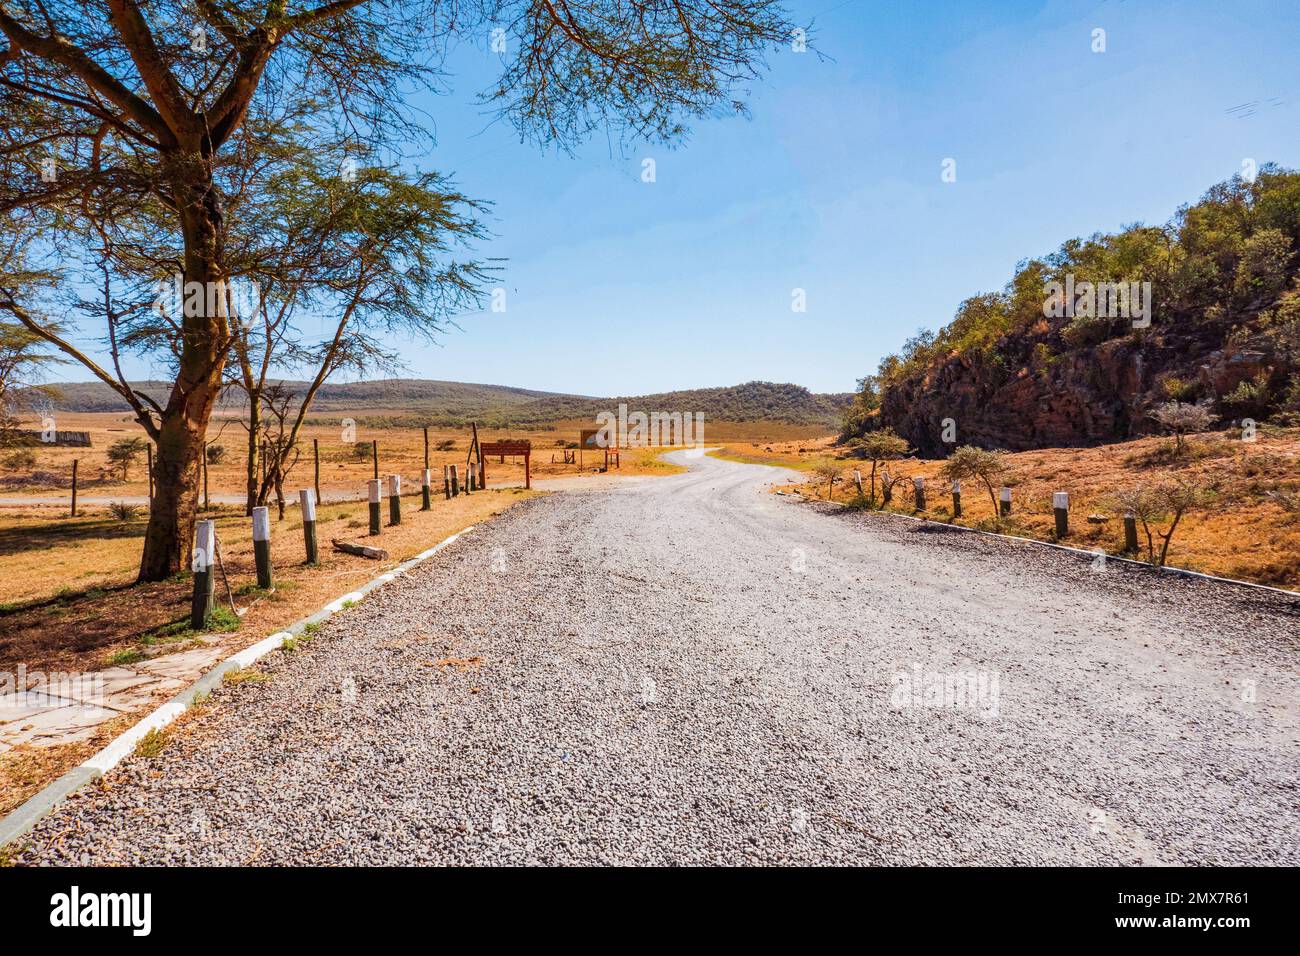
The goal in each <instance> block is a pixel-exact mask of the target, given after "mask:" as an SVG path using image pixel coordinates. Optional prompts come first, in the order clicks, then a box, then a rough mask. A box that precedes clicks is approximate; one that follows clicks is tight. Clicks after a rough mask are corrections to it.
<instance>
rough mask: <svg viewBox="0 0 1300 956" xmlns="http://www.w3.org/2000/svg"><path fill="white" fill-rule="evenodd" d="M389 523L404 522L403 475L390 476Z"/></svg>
mask: <svg viewBox="0 0 1300 956" xmlns="http://www.w3.org/2000/svg"><path fill="white" fill-rule="evenodd" d="M388 523H389V524H401V523H402V476H401V475H389V476H388Z"/></svg>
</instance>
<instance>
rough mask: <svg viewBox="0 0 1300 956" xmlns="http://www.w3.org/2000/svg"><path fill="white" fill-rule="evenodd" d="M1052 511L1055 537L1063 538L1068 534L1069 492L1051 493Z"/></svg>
mask: <svg viewBox="0 0 1300 956" xmlns="http://www.w3.org/2000/svg"><path fill="white" fill-rule="evenodd" d="M1052 511H1053V512H1054V513H1055V514H1056V536H1057V537H1058V538H1064V537H1066V536H1067V535H1068V534H1069V533H1070V495H1069V492H1065V491H1054V492H1052Z"/></svg>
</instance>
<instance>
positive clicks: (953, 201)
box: [72, 0, 1300, 394]
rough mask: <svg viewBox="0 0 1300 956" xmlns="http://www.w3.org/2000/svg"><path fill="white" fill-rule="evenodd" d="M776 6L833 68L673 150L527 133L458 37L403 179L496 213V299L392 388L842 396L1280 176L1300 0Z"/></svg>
mask: <svg viewBox="0 0 1300 956" xmlns="http://www.w3.org/2000/svg"><path fill="white" fill-rule="evenodd" d="M790 8H791V9H792V11H793V12H794V13H795V15H796V17H797V18H798V19H800V20H804V21H806V20H808V19H813V20H815V23H816V33H815V37H816V44H817V46H818V47H819V48H820V49H821V50H822V51H823V52H824V53H825V54H826V55H827V56H828V57H830V58H831V59H830V60H819V59H818V58H816V57H815V56H814V55H812V54H811V53H810V54H804V55H795V54H792V53H791V52H789V51H788V50H786V51H782V52H781V53H779V54H777V55H775V56H774V57H773V59H772V64H773V69H772V71H771V73H770V74H769V75H768V76H767V77H766V78H765V79H764V80H763V81H762V82H761V83H760V84H758V85H756V87H755V88H754V91H753V96H752V97H751V99H750V105H751V109H752V117H750V118H749V119H741V118H727V119H723V120H710V121H705V122H702V123H699V124H697V125H696V126H695V128H694V129H693V131H692V133H691V135H690V138H689V139H688V141H687V142H686V143H685V144H684V145H682V146H680V147H678V148H677V149H675V150H667V149H662V148H646V147H640V146H632V147H629V148H628V150H627V151H626V152H623V153H620V152H619V151H618V150H617V148H611V147H610V145H609V144H608V143H607V142H606V141H605V139H604V138H603V137H601V138H600V139H599V140H598V141H595V142H592V143H589V144H588V145H587V147H585V148H584V149H582V150H581V151H580V153H579V154H578V155H576V156H566V155H562V154H560V155H557V154H555V153H554V152H551V153H543V152H540V151H539V150H538V149H537V148H536V147H535V146H528V145H522V144H520V143H519V142H518V139H517V136H516V135H515V133H514V131H513V129H512V128H511V127H510V126H509V125H508V124H506V123H494V122H493V121H492V120H491V118H490V117H488V116H486V115H485V114H484V113H483V112H482V108H481V107H479V106H478V105H476V103H475V101H474V99H473V94H474V93H476V92H478V91H479V90H480V89H482V88H484V87H485V86H486V85H487V84H488V82H489V81H490V77H491V76H492V72H491V71H492V68H493V65H494V62H495V61H494V58H495V57H496V54H491V53H489V52H488V49H487V46H488V43H487V37H484V38H483V42H482V43H481V44H479V45H478V46H477V48H476V47H474V46H472V45H468V44H466V45H463V46H462V47H461V48H460V49H458V50H457V51H456V52H455V53H454V55H453V57H452V61H451V64H450V67H451V70H452V79H453V82H454V84H455V89H454V91H453V92H452V93H451V94H450V95H448V96H443V97H438V98H429V99H428V101H427V102H425V103H423V104H422V105H423V106H424V107H425V108H426V109H428V110H429V111H430V112H431V113H432V115H433V116H434V117H435V119H436V120H437V136H438V146H437V149H436V150H435V151H434V152H433V154H432V155H431V156H430V157H428V158H427V160H425V164H426V165H428V166H430V167H431V168H436V169H438V170H439V171H443V172H449V173H452V174H454V176H455V179H456V181H457V183H458V184H459V185H460V186H461V187H462V189H463V190H464V191H465V192H467V193H468V194H469V195H472V196H475V197H477V198H481V199H486V200H491V201H492V202H493V203H494V204H495V205H494V208H493V211H492V215H491V218H490V222H489V225H490V227H491V229H492V230H493V232H494V234H495V237H494V239H493V241H492V242H491V243H489V244H487V245H485V246H484V247H483V248H482V250H481V251H482V253H483V254H484V255H490V256H504V257H506V258H508V260H509V261H508V263H507V264H506V267H505V274H504V281H503V283H502V284H503V285H504V286H505V287H506V289H507V295H508V300H507V301H508V310H507V312H506V313H505V314H494V313H491V312H484V313H482V314H475V315H468V316H465V317H463V318H462V320H461V324H462V326H463V328H464V331H463V332H458V331H454V330H453V331H451V332H449V333H448V334H447V335H446V336H445V337H444V338H443V340H442V343H441V345H440V346H437V347H428V346H422V345H410V346H408V345H403V346H402V347H403V349H404V353H405V357H406V360H407V362H408V363H409V366H410V374H411V375H413V376H418V377H428V378H441V379H453V380H458V381H472V382H488V383H494V384H508V385H518V386H525V387H531V388H540V389H550V390H555V391H571V392H583V393H587V394H637V393H645V392H653V391H663V390H670V389H678V388H696V387H704V386H710V385H730V384H735V383H738V382H743V381H748V380H751V379H766V380H771V381H790V382H796V383H799V384H802V385H807V386H808V387H810V388H812V389H813V390H815V391H848V390H851V389H852V388H853V387H854V382H855V379H857V378H858V377H860V376H861V375H863V374H864V373H867V372H870V371H873V370H874V369H875V366H876V364H877V362H878V361H879V359H880V357H881V356H882V355H883V354H886V353H888V352H891V351H895V350H897V348H898V347H899V345H900V344H901V343H902V341H903V339H904V338H906V337H907V336H908V335H910V334H911V333H912V332H913V331H915V329H916V328H918V327H919V326H929V327H937V326H939V325H942V324H943V323H945V322H946V321H947V320H948V319H949V318H950V317H951V316H952V314H953V310H954V308H955V307H956V306H957V304H958V303H959V302H960V301H961V300H962V299H963V298H965V297H967V296H969V295H972V294H974V293H976V292H981V291H988V290H991V289H996V288H999V287H1001V285H1002V284H1003V283H1004V282H1006V280H1007V279H1008V278H1009V277H1010V275H1011V272H1012V270H1013V268H1014V266H1015V264H1016V262H1017V260H1019V259H1022V258H1026V257H1029V256H1032V255H1039V254H1042V253H1045V252H1049V251H1051V250H1052V249H1054V248H1056V246H1058V245H1059V244H1060V242H1061V241H1062V240H1064V239H1066V238H1068V237H1071V236H1075V235H1085V234H1089V233H1092V232H1095V231H1098V230H1111V229H1115V228H1118V227H1119V226H1121V225H1123V224H1126V223H1130V222H1135V221H1145V222H1163V221H1164V220H1165V219H1167V218H1168V217H1169V216H1170V215H1171V214H1172V213H1173V211H1174V210H1175V208H1176V207H1177V206H1178V205H1180V204H1181V203H1184V202H1188V201H1191V200H1194V199H1195V198H1196V197H1198V196H1199V195H1200V194H1201V193H1202V192H1203V191H1204V190H1205V189H1206V188H1207V187H1208V186H1210V185H1211V184H1212V183H1215V182H1217V181H1220V180H1223V179H1226V178H1228V177H1230V176H1232V175H1233V174H1234V173H1237V172H1239V171H1240V170H1241V163H1242V160H1243V158H1246V157H1250V158H1254V159H1256V160H1257V161H1258V162H1260V163H1263V162H1266V161H1276V162H1279V163H1282V164H1283V165H1286V166H1293V167H1294V166H1300V52H1298V51H1300V3H1297V2H1296V0H1272V2H1264V0H1259V2H1256V0H1233V2H1230V3H1228V2H1222V0H1178V2H1170V0H1165V2H1161V0H1142V2H1137V0H1127V2H1125V0H1102V2H1057V0H1049V2H1029V0H1024V2H1018V0H990V2H977V0H961V2H923V0H917V2H905V3H885V2H878V0H847V2H846V0H819V2H805V0H797V2H793V3H791V5H790ZM1097 27H1101V28H1103V29H1105V31H1106V45H1107V49H1106V52H1105V53H1100V54H1098V53H1093V52H1092V50H1091V45H1092V31H1093V29H1094V28H1097ZM1242 104H1254V106H1253V107H1252V108H1248V109H1238V110H1234V111H1232V112H1229V111H1230V110H1232V109H1233V108H1234V107H1239V106H1241V105H1242ZM647 156H648V157H653V158H654V159H655V160H656V163H657V182H655V183H652V184H648V183H644V182H642V181H641V178H640V172H641V160H642V159H643V158H644V157H647ZM947 157H952V158H954V159H955V160H956V162H957V167H956V169H957V181H956V182H955V183H944V182H942V181H941V178H940V172H941V163H942V161H943V160H944V159H945V158H947ZM795 287H801V288H803V289H805V290H806V292H807V302H808V308H807V312H805V313H802V314H797V313H794V312H792V311H791V307H790V302H791V290H792V289H793V288H795ZM137 371H140V372H142V371H145V369H143V368H142V367H139V366H137V368H136V369H134V370H132V374H134V373H135V372H137ZM72 377H82V376H76V375H73V376H72Z"/></svg>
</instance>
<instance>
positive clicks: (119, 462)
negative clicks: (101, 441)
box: [105, 438, 146, 481]
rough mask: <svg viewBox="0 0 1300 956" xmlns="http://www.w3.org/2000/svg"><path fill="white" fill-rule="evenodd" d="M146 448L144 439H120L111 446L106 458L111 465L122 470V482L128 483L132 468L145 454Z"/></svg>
mask: <svg viewBox="0 0 1300 956" xmlns="http://www.w3.org/2000/svg"><path fill="white" fill-rule="evenodd" d="M145 447H146V442H145V440H144V439H143V438H119V439H118V440H117V441H115V442H113V444H112V445H110V446H109V448H108V452H107V453H106V455H105V457H107V458H108V461H109V464H112V465H116V466H117V467H118V468H120V469H121V470H122V480H123V481H126V480H127V476H128V473H129V471H130V468H131V466H132V465H133V464H135V462H136V461H137V460H138V459H139V457H140V456H141V455H142V454H144V450H145Z"/></svg>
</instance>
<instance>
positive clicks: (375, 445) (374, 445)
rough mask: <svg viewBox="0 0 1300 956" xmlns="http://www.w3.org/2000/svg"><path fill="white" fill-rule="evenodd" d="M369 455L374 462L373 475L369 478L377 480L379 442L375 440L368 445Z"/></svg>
mask: <svg viewBox="0 0 1300 956" xmlns="http://www.w3.org/2000/svg"><path fill="white" fill-rule="evenodd" d="M370 455H371V457H372V458H373V459H374V462H375V473H374V474H373V475H372V476H371V477H372V478H378V477H379V442H378V441H377V440H376V441H372V442H371V443H370Z"/></svg>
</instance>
